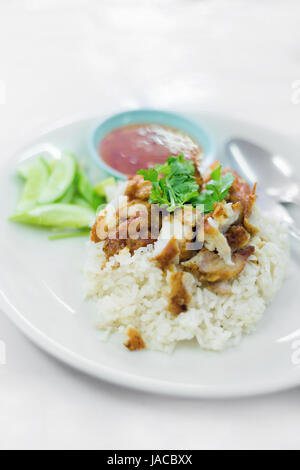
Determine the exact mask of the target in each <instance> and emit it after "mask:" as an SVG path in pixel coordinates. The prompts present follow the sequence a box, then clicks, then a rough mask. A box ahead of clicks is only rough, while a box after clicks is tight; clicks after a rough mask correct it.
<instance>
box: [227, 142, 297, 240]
mask: <svg viewBox="0 0 300 470" xmlns="http://www.w3.org/2000/svg"><path fill="white" fill-rule="evenodd" d="M225 150H226V155H227V157H228V159H229V162H230V166H231V168H232V169H234V170H236V171H238V173H239V174H240V175H241V176H242V177H243V178H244V179H245V180H246V181H248V182H249V183H251V184H255V183H256V182H260V183H261V185H260V187H259V193H260V196H262V197H263V200H264V201H265V202H266V201H267V205H268V206H269V208H270V207H272V208H273V211H275V207H276V206H277V213H278V215H279V216H280V217H281V218H282V219H284V220H285V222H286V223H287V224H288V226H289V230H290V234H291V235H292V236H293V237H294V238H296V239H297V240H298V241H300V230H299V229H298V228H297V227H296V226H295V223H294V221H293V219H292V218H291V216H290V215H289V213H288V212H287V211H286V210H285V209H284V208H283V207H280V206H278V203H294V204H297V205H298V206H300V182H299V181H298V180H297V179H296V178H295V177H294V175H293V172H292V169H291V168H290V166H289V164H288V163H287V162H286V160H285V159H284V158H283V157H281V156H280V155H274V154H272V153H271V152H269V151H268V150H265V149H263V148H261V147H259V146H258V145H255V144H253V143H251V142H249V141H247V140H244V139H239V138H236V139H231V140H230V141H229V142H227V144H226V146H225Z"/></svg>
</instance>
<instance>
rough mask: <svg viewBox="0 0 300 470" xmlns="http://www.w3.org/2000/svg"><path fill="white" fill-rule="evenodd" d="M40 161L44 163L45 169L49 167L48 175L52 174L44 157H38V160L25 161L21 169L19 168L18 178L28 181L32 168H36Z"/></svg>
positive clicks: (20, 166)
mask: <svg viewBox="0 0 300 470" xmlns="http://www.w3.org/2000/svg"><path fill="white" fill-rule="evenodd" d="M38 160H40V161H42V162H43V163H44V165H45V167H47V169H48V173H50V168H49V165H48V163H47V162H46V160H45V159H44V158H43V157H38V158H35V159H34V160H33V159H32V158H30V159H28V160H25V161H24V162H22V163H21V164H20V165H19V167H18V168H17V174H18V176H20V177H21V178H22V179H23V180H27V178H28V176H29V173H30V171H31V168H32V167H33V166H35V164H36V162H37V161H38Z"/></svg>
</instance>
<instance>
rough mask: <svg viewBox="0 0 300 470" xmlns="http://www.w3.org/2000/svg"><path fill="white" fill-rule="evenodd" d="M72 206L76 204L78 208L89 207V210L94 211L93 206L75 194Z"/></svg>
mask: <svg viewBox="0 0 300 470" xmlns="http://www.w3.org/2000/svg"><path fill="white" fill-rule="evenodd" d="M72 204H75V205H76V206H81V207H87V208H88V209H92V207H91V205H90V204H89V203H88V202H87V201H86V200H85V199H83V197H81V196H79V195H78V194H75V196H74V198H73V200H72Z"/></svg>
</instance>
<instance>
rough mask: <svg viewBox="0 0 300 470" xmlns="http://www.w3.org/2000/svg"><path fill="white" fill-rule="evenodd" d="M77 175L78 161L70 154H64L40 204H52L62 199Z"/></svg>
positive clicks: (51, 176) (40, 199) (56, 163)
mask: <svg viewBox="0 0 300 470" xmlns="http://www.w3.org/2000/svg"><path fill="white" fill-rule="evenodd" d="M75 174H76V160H75V158H74V156H73V155H72V154H70V153H64V154H63V155H62V157H61V158H60V159H59V160H57V161H56V162H55V165H54V168H53V171H52V173H51V175H50V178H49V181H48V184H47V186H46V187H45V189H44V190H43V191H42V193H41V195H40V197H39V199H38V202H39V204H50V203H51V202H55V201H57V200H58V199H60V198H62V197H63V196H64V195H65V193H66V192H67V190H68V189H69V187H70V186H71V184H72V183H73V181H74V178H75Z"/></svg>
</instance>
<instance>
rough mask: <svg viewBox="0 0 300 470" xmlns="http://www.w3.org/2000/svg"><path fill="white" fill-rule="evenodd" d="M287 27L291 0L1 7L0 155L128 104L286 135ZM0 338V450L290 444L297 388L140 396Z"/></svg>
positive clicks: (294, 54)
mask: <svg viewBox="0 0 300 470" xmlns="http://www.w3.org/2000/svg"><path fill="white" fill-rule="evenodd" d="M299 22H300V2H299V0H272V1H270V0H227V1H224V0H95V1H93V0H89V1H85V0H0V158H1V159H4V158H7V155H9V152H10V151H11V150H13V149H15V148H17V147H18V145H19V144H20V143H21V142H22V141H23V140H24V139H25V138H26V137H27V136H31V135H34V134H35V133H36V132H38V131H39V130H41V129H42V128H43V127H45V126H47V125H49V124H51V123H53V122H54V121H56V120H58V119H62V118H65V117H66V116H72V115H82V114H85V115H88V114H92V115H93V114H96V113H97V112H100V111H101V112H103V111H105V112H106V111H107V112H110V111H115V110H118V109H120V108H122V109H124V108H134V107H137V106H159V107H165V108H170V109H176V110H183V111H185V110H199V109H210V110H212V111H218V112H221V113H223V114H224V113H228V114H230V115H234V116H237V117H239V118H241V119H247V120H249V121H252V122H257V123H259V124H263V125H265V126H267V127H270V128H274V129H276V130H278V131H281V132H282V133H284V134H285V135H287V136H290V138H292V139H297V138H298V136H299V132H300V93H299V94H298V92H297V87H298V85H299V84H298V83H297V80H300V49H299V46H300V28H299ZM299 83H300V82H299ZM293 86H294V87H296V88H293ZM0 269H3V267H0ZM0 341H3V342H4V343H5V345H6V352H7V361H6V362H7V363H6V365H2V366H1V365H0V448H1V449H9V448H25V449H30V448H35V449H39V448H43V449H45V448H74V449H76V448H80V449H88V448H98V449H114V448H118V449H126V448H128V449H142V448H146V449H148V448H154V449H155V448H157V449H166V448H170V449H183V448H194V449H215V448H227V449H230V448H236V449H239V448H284V449H287V448H298V449H299V448H300V433H299V428H300V424H299V423H300V389H295V390H292V391H289V392H285V393H281V394H275V395H271V396H265V397H258V398H251V399H243V400H229V401H205V400H194V401H189V400H179V399H174V398H166V397H160V396H151V395H147V394H141V393H136V392H132V391H128V390H124V389H119V388H117V387H115V386H111V385H109V384H106V383H102V382H100V381H97V380H93V379H90V378H88V377H86V376H84V375H81V374H79V373H77V372H75V371H73V370H71V369H69V368H67V367H65V366H63V365H61V364H59V363H58V362H56V361H55V360H54V359H52V358H50V357H48V356H47V355H46V354H44V353H43V352H41V351H39V350H38V349H37V348H36V347H35V346H33V345H32V344H31V343H30V342H29V341H28V340H27V339H25V338H24V337H23V336H22V334H21V333H19V331H18V330H17V329H16V328H15V327H14V326H13V325H12V324H11V323H10V321H9V320H8V319H7V318H6V316H5V315H4V314H3V313H2V312H0Z"/></svg>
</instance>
